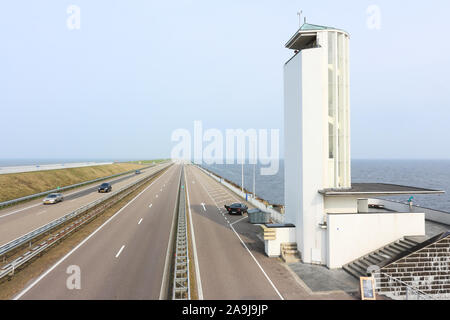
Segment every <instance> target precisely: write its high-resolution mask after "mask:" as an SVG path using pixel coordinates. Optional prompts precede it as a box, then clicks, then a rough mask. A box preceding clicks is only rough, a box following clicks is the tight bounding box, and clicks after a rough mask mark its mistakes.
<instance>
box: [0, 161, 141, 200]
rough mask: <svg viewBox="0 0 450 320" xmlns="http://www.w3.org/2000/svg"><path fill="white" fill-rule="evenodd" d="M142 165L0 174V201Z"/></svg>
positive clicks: (128, 164) (123, 164) (110, 165)
mask: <svg viewBox="0 0 450 320" xmlns="http://www.w3.org/2000/svg"><path fill="white" fill-rule="evenodd" d="M142 167H144V165H140V164H134V163H114V164H107V165H102V166H91V167H80V168H67V169H56V170H45V171H34V172H21V173H9V174H2V175H0V202H3V201H7V200H12V199H17V198H20V197H25V196H28V195H32V194H35V193H40V192H44V191H47V190H52V189H55V188H57V187H64V186H69V185H72V184H76V183H80V182H84V181H89V180H94V179H98V178H102V177H107V176H111V175H114V174H118V173H122V172H127V171H131V170H136V169H140V168H142Z"/></svg>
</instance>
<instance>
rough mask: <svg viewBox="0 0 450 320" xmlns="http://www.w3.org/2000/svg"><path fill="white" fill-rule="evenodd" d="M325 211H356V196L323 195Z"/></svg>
mask: <svg viewBox="0 0 450 320" xmlns="http://www.w3.org/2000/svg"><path fill="white" fill-rule="evenodd" d="M325 212H326V213H357V212H358V197H343V196H340V197H333V196H331V197H325Z"/></svg>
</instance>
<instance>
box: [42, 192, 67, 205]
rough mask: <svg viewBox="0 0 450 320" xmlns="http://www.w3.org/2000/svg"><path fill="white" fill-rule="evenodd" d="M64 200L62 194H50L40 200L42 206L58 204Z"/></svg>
mask: <svg viewBox="0 0 450 320" xmlns="http://www.w3.org/2000/svg"><path fill="white" fill-rule="evenodd" d="M63 200H64V197H63V195H62V193H50V194H49V195H48V196H46V197H45V198H44V200H42V202H43V203H44V204H52V203H58V202H61V201H63Z"/></svg>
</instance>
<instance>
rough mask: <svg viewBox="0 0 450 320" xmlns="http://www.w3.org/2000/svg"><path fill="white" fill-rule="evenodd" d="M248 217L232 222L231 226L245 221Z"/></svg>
mask: <svg viewBox="0 0 450 320" xmlns="http://www.w3.org/2000/svg"><path fill="white" fill-rule="evenodd" d="M247 218H248V217H243V218H241V219H239V220H236V221H235V222H233V223H232V224H231V225H233V224H235V223H238V222H239V221H242V220H244V219H247Z"/></svg>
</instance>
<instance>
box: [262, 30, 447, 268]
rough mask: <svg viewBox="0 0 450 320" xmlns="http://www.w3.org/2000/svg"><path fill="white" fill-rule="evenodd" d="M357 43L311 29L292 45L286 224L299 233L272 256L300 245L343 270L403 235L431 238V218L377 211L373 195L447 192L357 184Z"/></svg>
mask: <svg viewBox="0 0 450 320" xmlns="http://www.w3.org/2000/svg"><path fill="white" fill-rule="evenodd" d="M349 38H350V37H349V34H348V33H347V32H345V31H342V30H339V29H335V28H330V27H324V26H317V25H312V24H306V23H305V24H304V25H303V26H302V27H301V28H300V29H299V30H298V31H297V32H296V33H295V34H294V36H293V37H292V38H291V39H290V40H289V41H288V43H287V44H286V47H287V48H288V49H292V50H295V51H294V53H295V54H294V56H293V57H292V58H291V59H289V61H287V62H286V64H285V66H284V87H285V89H284V96H285V106H284V112H285V220H284V222H285V223H291V224H293V225H294V226H295V228H284V229H283V230H284V231H281V230H279V231H277V234H279V235H280V236H279V237H278V241H277V246H276V247H274V246H272V247H271V248H275V249H273V250H272V249H268V248H269V247H270V245H269V243H268V242H267V243H266V252H267V253H268V254H269V255H278V254H279V242H280V241H281V242H282V241H283V240H281V239H285V241H288V242H292V240H295V242H296V243H297V248H298V251H299V252H300V255H301V260H302V261H303V262H305V263H317V264H324V265H327V266H328V267H330V268H339V267H342V266H343V265H344V264H346V263H349V262H351V261H353V260H355V259H357V258H358V257H360V256H363V255H365V254H367V253H370V252H371V251H373V250H376V249H378V248H379V247H381V246H384V245H386V244H388V243H390V242H392V241H396V240H398V239H399V238H402V237H403V236H408V235H424V234H425V217H424V214H423V213H417V212H415V213H412V212H403V213H401V212H395V211H393V210H386V209H383V208H382V207H379V208H378V209H373V208H370V209H369V205H370V204H371V203H376V200H370V199H369V197H371V196H381V195H394V194H417V193H439V192H441V191H436V190H429V189H422V188H412V187H405V186H397V185H388V184H370V183H368V184H354V185H352V184H351V172H350V169H351V168H350V90H349V89H350V85H349V82H350V81H349ZM288 230H289V231H288ZM282 232H284V234H285V235H286V232H288V233H289V235H286V236H285V237H284V238H283V236H281V234H282ZM286 239H287V240H286ZM272 244H273V242H272Z"/></svg>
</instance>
